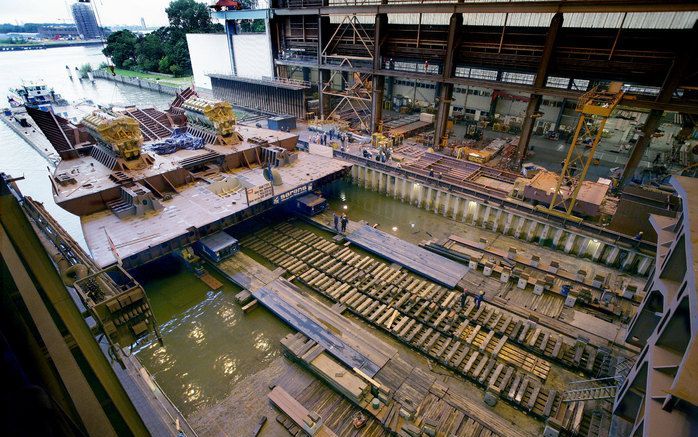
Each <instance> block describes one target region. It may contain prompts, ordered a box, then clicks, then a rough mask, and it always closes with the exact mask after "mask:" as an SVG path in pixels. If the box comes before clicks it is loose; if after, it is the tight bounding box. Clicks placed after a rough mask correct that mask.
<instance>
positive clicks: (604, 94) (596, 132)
mask: <svg viewBox="0 0 698 437" xmlns="http://www.w3.org/2000/svg"><path fill="white" fill-rule="evenodd" d="M621 86H622V84H621V83H620V82H611V83H610V84H609V86H608V89H606V90H601V89H600V88H599V87H595V88H594V89H592V90H590V91H588V92H586V93H584V94H583V95H582V96H581V97H580V98H579V100H578V101H577V108H576V110H577V112H579V121H578V122H577V128H576V129H575V131H574V137H573V138H572V144H571V145H570V148H569V150H568V151H567V157H566V158H565V162H564V164H563V166H562V171H561V172H560V177H559V178H558V180H557V185H556V187H555V191H554V192H553V197H552V199H551V201H550V205H548V206H547V207H546V206H543V205H539V206H538V207H537V208H538V209H539V210H541V211H544V212H547V213H548V214H552V215H556V216H558V217H562V218H564V219H566V220H571V221H574V222H581V221H582V218H580V217H577V216H575V215H573V214H572V211H573V209H574V205H575V203H576V202H577V196H578V195H579V190H580V189H581V188H582V184H583V183H584V180H585V178H586V175H587V171H588V170H589V166H590V165H591V163H592V161H593V160H594V153H595V152H596V147H597V146H598V145H599V141H600V140H601V135H602V134H603V129H604V126H605V125H606V121H607V120H608V117H610V115H611V112H613V110H614V109H615V107H616V106H617V105H618V102H620V99H621V98H622V97H623V91H621ZM580 169H581V172H579V173H578V171H579V170H580ZM566 194H567V195H566Z"/></svg>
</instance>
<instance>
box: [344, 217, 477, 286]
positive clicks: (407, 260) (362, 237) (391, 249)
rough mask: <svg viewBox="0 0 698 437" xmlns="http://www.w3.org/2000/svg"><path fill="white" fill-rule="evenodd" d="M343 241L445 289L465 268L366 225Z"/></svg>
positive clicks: (457, 280)
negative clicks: (401, 266) (400, 266)
mask: <svg viewBox="0 0 698 437" xmlns="http://www.w3.org/2000/svg"><path fill="white" fill-rule="evenodd" d="M347 240H349V241H351V242H352V243H353V244H355V245H357V246H359V247H361V248H363V249H365V250H367V251H369V252H373V253H376V254H378V255H380V256H382V257H383V258H386V259H388V260H390V261H392V262H395V263H398V264H400V265H403V266H405V268H407V269H408V270H411V271H413V272H415V273H418V274H420V275H422V276H424V277H427V278H429V279H432V280H433V281H435V282H438V283H439V284H442V285H445V286H446V287H449V288H454V287H455V286H456V285H457V284H458V282H460V280H461V279H462V278H463V276H465V274H466V273H467V271H468V270H467V266H465V265H463V264H461V263H458V262H455V261H452V260H450V259H448V258H445V257H443V256H441V255H437V254H435V253H433V252H430V251H428V250H426V249H423V248H421V247H419V246H417V245H415V244H412V243H408V242H406V241H404V240H402V239H400V238H398V237H395V236H393V235H390V234H388V233H386V232H383V231H380V230H378V229H374V228H373V227H371V226H368V225H363V226H361V227H360V228H358V229H357V230H355V231H354V232H351V233H350V234H349V235H347Z"/></svg>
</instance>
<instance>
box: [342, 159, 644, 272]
mask: <svg viewBox="0 0 698 437" xmlns="http://www.w3.org/2000/svg"><path fill="white" fill-rule="evenodd" d="M372 167H373V166H371V167H369V164H364V163H357V164H355V165H354V166H353V167H352V169H351V177H352V181H353V183H355V184H357V185H359V186H362V187H365V188H367V189H371V190H374V191H378V192H379V193H382V194H385V195H388V196H392V197H394V198H396V199H400V200H401V201H403V202H409V203H410V204H411V205H414V206H417V207H419V208H424V209H426V210H430V211H432V212H434V213H435V214H442V215H443V216H445V217H449V218H451V219H453V220H457V221H460V222H463V223H467V224H470V225H472V226H477V227H480V228H483V229H486V230H490V231H494V232H497V233H500V234H502V235H507V236H510V237H513V238H516V239H519V240H523V241H526V242H529V243H537V244H539V245H541V246H547V247H550V248H553V249H556V250H560V251H562V252H565V253H567V254H571V255H576V256H578V257H580V258H587V259H590V260H592V261H595V262H598V263H600V264H605V265H607V266H610V267H614V268H618V269H620V270H622V271H627V272H629V273H633V274H638V275H642V276H647V275H648V273H649V272H650V270H651V268H652V266H653V265H654V257H653V256H649V255H646V254H644V253H641V252H640V251H638V250H636V249H635V248H634V247H632V245H629V244H625V243H619V241H618V239H615V240H612V239H609V238H608V237H607V236H601V235H593V234H590V233H585V232H580V231H577V230H571V229H567V228H566V227H565V226H564V225H563V224H559V223H552V222H549V221H547V220H546V219H545V218H544V217H536V216H533V215H531V214H527V213H525V212H522V211H518V210H515V209H512V208H507V207H506V206H505V205H504V202H501V201H500V200H497V199H493V200H492V201H489V202H488V201H487V200H484V201H483V200H482V199H479V198H475V197H470V196H468V195H465V194H463V193H454V192H453V191H451V190H448V189H445V188H442V187H437V186H430V185H429V184H426V183H424V182H422V181H418V180H415V179H413V178H411V177H409V176H408V175H405V174H399V173H398V172H392V171H390V169H388V168H383V169H378V168H372ZM386 167H387V166H386Z"/></svg>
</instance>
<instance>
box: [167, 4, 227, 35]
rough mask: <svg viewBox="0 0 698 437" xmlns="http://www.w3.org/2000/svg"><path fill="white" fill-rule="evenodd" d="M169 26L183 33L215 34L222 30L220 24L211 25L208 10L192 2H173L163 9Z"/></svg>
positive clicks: (202, 5) (204, 6)
mask: <svg viewBox="0 0 698 437" xmlns="http://www.w3.org/2000/svg"><path fill="white" fill-rule="evenodd" d="M165 12H167V19H168V20H169V22H170V26H174V27H177V28H180V29H182V30H184V32H187V33H191V32H199V33H205V32H215V31H220V30H219V29H221V28H222V26H221V25H220V24H213V23H211V16H210V12H209V8H208V7H206V5H205V4H203V3H199V2H197V1H194V0H173V1H172V2H171V3H170V5H169V6H168V7H167V9H165Z"/></svg>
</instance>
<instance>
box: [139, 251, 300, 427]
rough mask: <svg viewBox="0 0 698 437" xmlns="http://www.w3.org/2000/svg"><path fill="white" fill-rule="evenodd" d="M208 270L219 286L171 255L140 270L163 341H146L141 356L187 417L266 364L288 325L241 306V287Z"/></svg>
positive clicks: (140, 351)
mask: <svg viewBox="0 0 698 437" xmlns="http://www.w3.org/2000/svg"><path fill="white" fill-rule="evenodd" d="M208 270H209V272H211V273H212V274H213V275H214V276H215V277H216V278H217V279H218V280H219V281H221V282H222V283H223V284H224V285H223V288H222V289H220V290H218V291H212V290H210V289H209V287H208V286H207V285H206V284H204V283H203V282H202V281H201V280H199V279H198V278H197V277H196V275H194V274H193V272H191V271H189V270H188V269H186V268H185V267H184V266H183V265H182V264H181V263H180V262H179V261H178V260H177V259H175V258H172V257H168V258H166V259H164V260H161V261H156V262H155V263H151V264H149V265H148V266H146V267H145V268H143V269H142V270H141V271H138V272H135V276H136V278H137V279H138V280H139V282H141V284H142V285H143V287H144V288H145V290H146V293H147V294H148V297H149V298H150V302H151V305H152V308H153V313H154V314H155V318H156V319H157V321H158V323H159V325H160V331H161V334H162V337H163V340H164V345H162V346H161V345H160V344H159V343H158V342H157V341H151V342H149V343H147V344H144V345H141V346H140V347H138V349H136V353H137V356H138V358H139V360H140V361H141V363H142V364H143V366H144V367H145V368H146V369H148V371H149V372H150V373H151V374H152V375H153V376H154V377H155V379H156V381H157V383H158V384H159V385H160V387H161V388H162V389H163V391H164V392H165V393H166V394H167V396H169V397H170V399H172V401H173V402H174V404H175V405H176V406H177V407H178V408H179V409H180V411H182V413H183V414H184V415H185V416H190V415H191V414H192V413H193V412H195V411H196V410H198V409H201V408H206V407H210V406H212V405H215V404H216V403H217V402H219V401H221V400H223V399H224V398H226V397H227V396H228V395H229V394H230V393H231V392H232V391H233V390H234V389H235V386H236V384H238V383H240V382H241V381H243V380H244V379H245V378H246V377H248V376H249V375H252V374H254V373H256V372H258V371H259V370H261V369H263V368H265V367H266V366H268V365H269V363H270V362H271V361H272V360H273V359H274V358H276V357H277V356H279V354H280V353H281V345H280V343H279V341H280V340H281V338H283V337H284V336H285V335H286V334H288V333H289V332H291V330H290V328H288V327H287V326H286V325H284V324H283V323H282V322H280V321H279V320H278V319H277V318H276V317H274V316H273V315H272V314H271V313H269V312H267V311H264V310H256V311H253V312H252V313H250V314H245V313H243V312H242V310H241V309H240V306H239V305H238V304H237V303H236V302H235V299H234V297H235V294H236V293H237V292H238V291H240V288H239V287H237V286H236V285H234V284H232V283H231V282H229V281H227V280H226V279H225V278H223V277H221V276H219V275H217V274H216V273H214V272H212V269H211V268H209V269H208Z"/></svg>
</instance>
